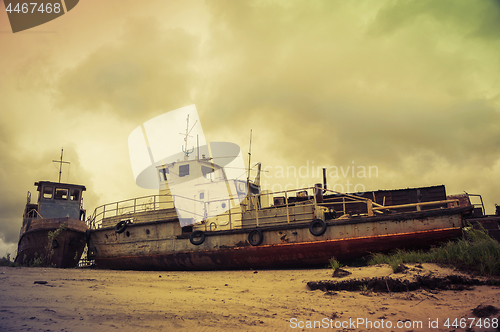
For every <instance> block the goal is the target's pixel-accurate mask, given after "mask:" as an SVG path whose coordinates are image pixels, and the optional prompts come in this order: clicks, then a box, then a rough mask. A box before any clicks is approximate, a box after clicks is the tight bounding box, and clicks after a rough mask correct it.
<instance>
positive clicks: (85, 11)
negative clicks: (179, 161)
mask: <svg viewBox="0 0 500 332" xmlns="http://www.w3.org/2000/svg"><path fill="white" fill-rule="evenodd" d="M0 9H1V11H0V60H1V61H0V109H1V117H0V161H1V168H0V256H3V255H5V253H6V252H10V253H11V254H12V255H13V256H15V251H16V250H17V241H18V236H19V229H20V227H21V223H22V213H23V209H24V205H25V203H26V193H27V191H31V192H34V191H36V189H35V187H34V186H33V184H34V182H35V181H39V180H51V181H57V176H58V170H57V166H56V165H55V164H54V163H52V160H54V159H58V158H59V155H60V150H61V148H62V147H64V151H65V160H67V161H70V162H71V165H70V166H69V169H68V168H67V167H66V168H64V169H63V181H69V182H72V183H78V184H84V185H85V186H86V187H87V192H86V193H85V207H86V208H87V210H88V212H87V214H90V213H91V212H92V211H93V210H94V208H95V207H97V206H98V205H101V204H104V203H109V202H112V201H116V200H122V199H127V198H131V197H134V196H137V195H149V194H155V193H156V192H155V191H151V190H146V189H141V188H139V187H137V186H136V185H135V182H134V178H133V175H132V169H131V166H130V159H129V155H128V146H127V139H128V135H129V134H130V133H131V132H132V130H133V129H134V128H136V127H137V126H139V125H141V124H142V123H144V122H145V121H147V120H149V119H151V118H153V117H155V116H158V115H160V114H163V113H165V112H168V111H171V110H174V109H177V108H180V107H183V106H187V105H191V104H196V107H197V109H198V114H199V116H200V121H201V123H202V126H203V130H204V133H205V138H206V139H207V140H208V141H226V142H232V143H236V144H238V145H239V146H240V147H241V149H242V151H243V152H244V155H245V154H247V152H248V145H249V136H250V130H252V132H253V139H252V164H253V163H254V162H258V161H260V162H262V166H263V167H267V168H266V170H267V172H266V173H264V176H263V180H264V181H265V185H266V186H267V189H275V190H277V189H280V188H283V187H284V186H286V185H288V188H291V187H295V186H296V185H298V186H302V185H310V184H314V183H316V182H320V180H319V177H318V176H317V175H318V174H317V167H318V166H325V167H327V168H328V169H329V179H328V181H329V185H330V186H331V187H333V186H334V185H337V187H336V189H341V187H344V188H346V189H347V187H348V185H351V187H350V191H353V186H354V185H358V187H357V189H361V188H364V189H365V190H376V189H396V188H407V187H418V186H429V185H440V184H444V185H445V186H446V190H447V193H448V194H454V193H455V194H456V193H461V192H463V191H467V192H469V193H478V194H482V195H483V199H484V202H485V204H486V209H487V212H489V213H494V204H495V203H500V186H499V183H500V148H499V146H500V75H499V74H500V56H499V54H500V3H499V2H498V1H486V0H485V1H460V0H448V1H446V0H442V1H431V0H427V1H426V0H419V1H392V0H391V1H371V0H369V1H333V0H324V1H305V0H304V1H288V0H287V1H264V0H262V1H230V0H228V1H165V0H158V1H153V0H150V1H130V0H107V1H98V0H86V1H80V3H79V4H78V5H77V6H76V7H75V8H74V9H73V10H71V11H70V12H68V13H67V14H65V15H63V16H61V17H59V18H57V19H55V20H53V21H51V22H48V23H46V24H43V25H41V26H38V27H35V28H32V29H29V30H26V31H24V32H19V33H15V34H13V33H12V31H11V28H10V26H9V22H8V19H7V15H6V13H5V11H4V7H3V5H0ZM180 130H181V131H182V130H184V128H181V129H180ZM370 166H371V167H372V168H371V170H372V173H371V174H369V173H368V168H369V167H370ZM348 167H349V168H348ZM352 167H354V169H355V172H354V173H353V172H352V170H353V168H352ZM294 169H295V171H296V173H297V174H295V175H294V174H293V170H294ZM363 169H365V173H363ZM282 170H283V171H282ZM287 170H288V171H289V172H288V177H286V176H287V172H286V171H287ZM300 170H302V173H300V174H298V173H299V171H300ZM375 170H376V172H375ZM335 172H336V173H335ZM273 185H274V187H273ZM35 196H36V195H35Z"/></svg>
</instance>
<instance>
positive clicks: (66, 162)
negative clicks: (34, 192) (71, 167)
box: [52, 148, 70, 183]
mask: <svg viewBox="0 0 500 332" xmlns="http://www.w3.org/2000/svg"><path fill="white" fill-rule="evenodd" d="M52 162H53V163H59V183H61V174H62V164H70V162H69V161H63V148H61V159H60V160H52Z"/></svg>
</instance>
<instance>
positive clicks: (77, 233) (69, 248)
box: [15, 218, 87, 268]
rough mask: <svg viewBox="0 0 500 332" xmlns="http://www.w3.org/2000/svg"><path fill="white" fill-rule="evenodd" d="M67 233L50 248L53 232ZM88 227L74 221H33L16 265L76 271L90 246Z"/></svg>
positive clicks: (25, 232) (26, 230)
mask: <svg viewBox="0 0 500 332" xmlns="http://www.w3.org/2000/svg"><path fill="white" fill-rule="evenodd" d="M62 225H65V226H64V227H63V228H64V229H63V230H62V231H61V232H60V234H58V235H57V236H55V237H54V238H53V240H52V242H51V243H50V244H49V232H56V231H57V230H58V229H59V228H60V227H61V226H62ZM86 230H87V225H86V224H85V222H84V221H81V220H78V219H72V218H53V219H33V220H32V221H31V222H30V223H29V224H28V225H27V227H23V229H22V234H21V236H20V239H19V244H18V254H17V257H16V260H15V262H16V263H18V264H22V265H43V266H53V267H59V268H72V267H76V266H77V265H78V262H79V261H80V258H81V256H82V253H83V250H84V248H85V244H86Z"/></svg>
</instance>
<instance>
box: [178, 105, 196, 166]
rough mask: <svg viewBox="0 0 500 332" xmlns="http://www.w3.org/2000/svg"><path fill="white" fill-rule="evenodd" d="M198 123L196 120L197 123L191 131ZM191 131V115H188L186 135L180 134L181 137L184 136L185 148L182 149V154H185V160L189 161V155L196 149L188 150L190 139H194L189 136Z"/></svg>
mask: <svg viewBox="0 0 500 332" xmlns="http://www.w3.org/2000/svg"><path fill="white" fill-rule="evenodd" d="M197 122H198V120H196V122H195V123H194V124H193V126H192V127H191V130H193V128H194V126H195V125H196V123H197ZM191 130H190V129H189V114H188V116H187V119H186V133H185V134H183V133H179V134H181V135H184V147H183V148H182V152H184V160H188V158H189V154H190V153H192V152H193V151H194V147H193V148H192V149H191V150H188V137H192V136H190V135H189V133H191Z"/></svg>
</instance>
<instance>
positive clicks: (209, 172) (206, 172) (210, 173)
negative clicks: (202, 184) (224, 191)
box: [201, 166, 215, 181]
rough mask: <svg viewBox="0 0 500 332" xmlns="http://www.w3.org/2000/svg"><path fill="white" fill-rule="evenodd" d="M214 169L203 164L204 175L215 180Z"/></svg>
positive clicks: (202, 171)
mask: <svg viewBox="0 0 500 332" xmlns="http://www.w3.org/2000/svg"><path fill="white" fill-rule="evenodd" d="M214 171H215V170H214V168H213V167H206V166H201V173H202V174H203V176H204V177H205V178H207V179H209V180H212V181H213V180H214Z"/></svg>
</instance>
